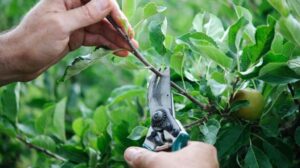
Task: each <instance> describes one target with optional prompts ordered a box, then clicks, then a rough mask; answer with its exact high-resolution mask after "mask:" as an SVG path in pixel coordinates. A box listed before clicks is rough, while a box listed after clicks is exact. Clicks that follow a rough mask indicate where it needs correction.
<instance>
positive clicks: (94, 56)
mask: <svg viewBox="0 0 300 168" xmlns="http://www.w3.org/2000/svg"><path fill="white" fill-rule="evenodd" d="M111 53H113V51H109V50H105V49H101V48H100V49H97V50H95V51H93V52H92V53H90V54H88V55H85V56H80V57H77V58H75V59H74V60H73V62H72V64H71V65H69V66H68V67H67V68H66V69H65V73H64V75H63V77H62V78H61V79H60V80H59V81H60V82H63V81H66V80H68V79H70V78H71V77H73V76H75V75H77V74H79V73H80V72H81V71H83V70H85V69H87V68H88V67H90V66H92V65H94V64H96V63H98V62H99V61H100V59H101V58H102V57H104V56H107V55H109V54H111Z"/></svg>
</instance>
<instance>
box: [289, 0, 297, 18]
mask: <svg viewBox="0 0 300 168" xmlns="http://www.w3.org/2000/svg"><path fill="white" fill-rule="evenodd" d="M287 3H288V6H289V9H290V10H291V13H292V14H293V15H295V16H296V17H297V18H298V19H299V18H300V2H299V1H298V0H287Z"/></svg>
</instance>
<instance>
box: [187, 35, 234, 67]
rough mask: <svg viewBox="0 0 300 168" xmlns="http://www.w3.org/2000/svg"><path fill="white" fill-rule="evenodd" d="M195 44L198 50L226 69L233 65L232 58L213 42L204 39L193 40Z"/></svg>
mask: <svg viewBox="0 0 300 168" xmlns="http://www.w3.org/2000/svg"><path fill="white" fill-rule="evenodd" d="M193 44H194V46H195V48H196V49H197V51H198V52H200V53H201V54H203V55H204V56H206V57H208V58H210V59H211V60H213V61H214V62H215V63H216V64H218V65H220V66H221V67H223V68H224V69H227V70H228V69H230V68H231V67H232V59H231V58H230V57H228V56H227V55H226V54H225V53H223V51H221V50H220V49H218V48H217V47H215V46H214V45H212V44H211V43H209V42H207V41H202V40H193Z"/></svg>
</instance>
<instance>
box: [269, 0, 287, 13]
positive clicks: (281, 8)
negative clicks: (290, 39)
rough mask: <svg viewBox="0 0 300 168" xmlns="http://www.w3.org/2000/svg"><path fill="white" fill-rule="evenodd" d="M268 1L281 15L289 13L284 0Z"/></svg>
mask: <svg viewBox="0 0 300 168" xmlns="http://www.w3.org/2000/svg"><path fill="white" fill-rule="evenodd" d="M268 2H269V3H270V4H271V5H272V6H273V7H274V8H275V9H276V10H277V11H278V12H279V13H280V14H281V15H282V16H287V15H288V14H289V8H288V4H287V3H286V0H268Z"/></svg>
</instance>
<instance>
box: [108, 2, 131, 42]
mask: <svg viewBox="0 0 300 168" xmlns="http://www.w3.org/2000/svg"><path fill="white" fill-rule="evenodd" d="M112 3H113V8H112V11H111V13H110V14H111V16H112V18H113V19H114V21H115V22H116V23H117V24H118V26H119V27H121V28H122V30H123V31H124V32H126V33H127V34H128V36H129V38H130V39H133V37H134V31H133V29H132V27H131V25H130V23H129V21H128V19H127V17H126V16H125V15H124V13H123V12H122V11H121V10H120V7H119V5H118V4H117V1H116V0H113V2H112Z"/></svg>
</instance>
